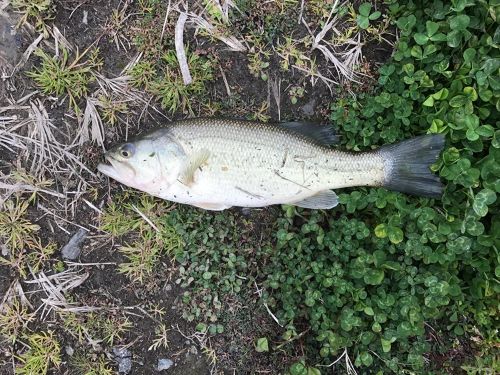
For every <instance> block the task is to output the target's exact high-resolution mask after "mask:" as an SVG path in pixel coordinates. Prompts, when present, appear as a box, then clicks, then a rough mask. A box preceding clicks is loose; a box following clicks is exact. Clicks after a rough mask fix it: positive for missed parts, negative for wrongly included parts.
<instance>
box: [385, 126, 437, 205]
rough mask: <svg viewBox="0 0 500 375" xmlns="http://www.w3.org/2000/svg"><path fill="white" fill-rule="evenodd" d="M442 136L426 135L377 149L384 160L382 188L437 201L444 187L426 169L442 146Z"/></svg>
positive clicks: (435, 176) (434, 159)
mask: <svg viewBox="0 0 500 375" xmlns="http://www.w3.org/2000/svg"><path fill="white" fill-rule="evenodd" d="M444 141H445V140H444V136H443V135H442V134H428V135H423V136H420V137H416V138H412V139H409V140H407V141H403V142H399V143H396V144H393V145H387V146H383V147H381V148H380V150H379V152H380V154H381V155H382V157H383V158H384V160H385V178H384V182H383V186H384V187H385V188H387V189H390V190H395V191H400V192H403V193H407V194H413V195H419V196H423V197H430V198H440V197H441V195H442V193H443V185H442V184H441V181H440V180H439V176H437V175H435V174H434V173H432V172H431V170H430V169H429V167H430V166H431V165H432V164H433V163H434V162H435V161H436V160H437V159H438V157H439V154H440V153H441V151H442V150H443V147H444Z"/></svg>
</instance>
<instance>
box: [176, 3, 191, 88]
mask: <svg viewBox="0 0 500 375" xmlns="http://www.w3.org/2000/svg"><path fill="white" fill-rule="evenodd" d="M187 17H188V16H187V13H185V12H181V13H180V14H179V19H178V20H177V24H176V25H175V52H176V54H177V60H178V61H179V67H180V69H181V73H182V79H183V80H184V84H185V85H189V84H190V83H191V82H193V78H192V77H191V73H189V65H188V63H187V58H186V50H185V49H184V40H183V38H184V24H185V23H186V20H187Z"/></svg>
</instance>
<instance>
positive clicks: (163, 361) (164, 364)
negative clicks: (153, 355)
mask: <svg viewBox="0 0 500 375" xmlns="http://www.w3.org/2000/svg"><path fill="white" fill-rule="evenodd" d="M173 365H174V362H173V361H172V360H171V359H168V358H160V359H159V360H158V366H157V367H156V369H157V370H158V371H163V370H168V369H169V368H170V367H172V366H173Z"/></svg>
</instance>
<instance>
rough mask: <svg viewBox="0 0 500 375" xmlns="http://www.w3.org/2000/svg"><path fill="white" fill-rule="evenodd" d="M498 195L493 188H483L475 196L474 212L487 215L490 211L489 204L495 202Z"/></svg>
mask: <svg viewBox="0 0 500 375" xmlns="http://www.w3.org/2000/svg"><path fill="white" fill-rule="evenodd" d="M496 200H497V195H496V193H495V192H494V191H493V190H490V189H483V190H481V191H480V192H479V193H477V194H476V196H475V197H474V203H473V204H472V208H473V209H474V212H475V213H476V214H477V215H478V216H480V217H483V216H486V215H487V213H488V206H489V205H491V204H493V203H495V201H496Z"/></svg>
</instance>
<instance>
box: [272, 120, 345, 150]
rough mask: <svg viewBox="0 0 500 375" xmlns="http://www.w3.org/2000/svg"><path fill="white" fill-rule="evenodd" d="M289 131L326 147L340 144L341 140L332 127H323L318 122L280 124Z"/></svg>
mask: <svg viewBox="0 0 500 375" xmlns="http://www.w3.org/2000/svg"><path fill="white" fill-rule="evenodd" d="M278 125H279V126H284V127H285V128H287V129H288V130H291V131H293V132H295V133H299V134H301V135H303V136H305V137H307V138H310V139H312V140H314V141H315V142H318V143H320V144H322V145H325V146H330V145H332V144H335V143H338V141H339V139H338V137H337V135H336V134H335V132H334V131H333V129H332V127H331V126H330V125H321V124H318V123H316V122H308V121H292V122H282V123H279V124H278Z"/></svg>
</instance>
